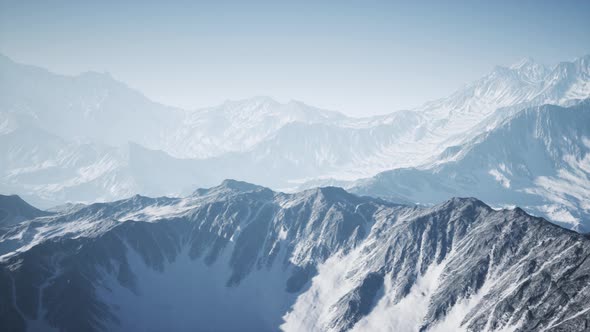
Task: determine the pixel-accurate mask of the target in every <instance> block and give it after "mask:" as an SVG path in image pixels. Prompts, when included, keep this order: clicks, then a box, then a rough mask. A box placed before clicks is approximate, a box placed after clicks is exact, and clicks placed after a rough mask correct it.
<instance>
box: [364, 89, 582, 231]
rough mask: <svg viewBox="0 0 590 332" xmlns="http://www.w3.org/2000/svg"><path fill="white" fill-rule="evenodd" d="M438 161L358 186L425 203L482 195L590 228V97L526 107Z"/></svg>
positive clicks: (368, 191)
mask: <svg viewBox="0 0 590 332" xmlns="http://www.w3.org/2000/svg"><path fill="white" fill-rule="evenodd" d="M434 160H436V162H435V163H433V164H430V165H427V166H424V167H421V168H404V169H396V170H392V171H387V172H383V173H380V174H378V175H377V176H375V177H373V178H370V179H367V180H361V181H358V182H356V183H355V184H354V185H353V186H354V187H355V188H353V189H352V190H353V191H354V192H356V193H360V194H367V195H375V196H380V197H386V198H388V199H392V200H394V201H403V202H414V203H423V204H435V203H438V202H442V201H444V200H447V199H449V198H450V197H453V196H474V197H478V198H479V199H482V200H484V201H485V202H486V203H489V204H492V205H496V206H510V205H512V206H514V205H517V206H521V207H523V208H525V209H526V210H527V211H528V212H529V213H533V214H536V215H541V216H545V217H547V218H548V219H550V220H552V221H554V222H558V223H560V224H561V225H563V226H565V227H568V228H572V229H575V230H578V231H583V232H587V231H590V205H589V202H590V99H588V100H585V101H582V102H580V103H578V104H577V105H575V106H571V107H568V108H563V107H559V106H553V105H545V106H540V107H532V108H528V109H525V110H523V111H521V112H519V113H517V114H515V115H513V116H511V117H510V118H508V119H506V120H505V121H504V122H502V123H501V124H500V125H499V126H498V127H496V128H495V129H493V130H491V131H489V132H486V133H483V134H480V135H479V136H477V137H475V138H474V139H472V140H470V141H468V142H466V143H465V144H463V145H459V146H455V147H451V148H449V149H447V151H445V152H444V153H443V154H442V155H440V156H438V157H437V158H435V159H434Z"/></svg>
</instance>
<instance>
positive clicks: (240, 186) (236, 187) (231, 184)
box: [193, 179, 269, 196]
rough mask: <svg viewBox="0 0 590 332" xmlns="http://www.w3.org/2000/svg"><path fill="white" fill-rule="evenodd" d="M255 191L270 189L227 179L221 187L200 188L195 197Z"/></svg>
mask: <svg viewBox="0 0 590 332" xmlns="http://www.w3.org/2000/svg"><path fill="white" fill-rule="evenodd" d="M254 191H269V189H268V188H265V187H262V186H259V185H255V184H252V183H248V182H244V181H238V180H233V179H226V180H223V181H222V182H221V184H220V185H218V186H215V187H211V188H208V189H204V188H199V189H197V190H195V192H194V193H193V195H195V196H203V195H208V194H212V193H221V192H236V193H243V192H254Z"/></svg>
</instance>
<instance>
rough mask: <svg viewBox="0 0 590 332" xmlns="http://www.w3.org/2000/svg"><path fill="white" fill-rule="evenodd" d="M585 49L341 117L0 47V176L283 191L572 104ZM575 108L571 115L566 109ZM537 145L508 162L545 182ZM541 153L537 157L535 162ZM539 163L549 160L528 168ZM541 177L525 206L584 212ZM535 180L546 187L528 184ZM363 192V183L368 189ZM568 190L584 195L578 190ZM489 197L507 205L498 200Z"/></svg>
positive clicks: (63, 195) (580, 154) (580, 95)
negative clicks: (174, 96)
mask: <svg viewBox="0 0 590 332" xmlns="http://www.w3.org/2000/svg"><path fill="white" fill-rule="evenodd" d="M589 61H590V57H589V56H585V57H581V58H578V59H576V60H575V61H572V62H562V63H559V64H557V65H556V66H553V67H546V66H544V65H541V64H538V63H535V62H534V61H533V60H531V59H523V60H522V61H520V62H518V63H516V64H514V65H512V66H510V67H496V68H494V70H493V71H492V72H491V73H489V74H488V75H486V76H484V77H482V78H481V79H479V80H477V81H475V82H472V83H470V84H468V85H466V86H465V87H464V88H463V89H461V90H459V91H457V92H455V93H454V94H452V95H451V96H449V97H447V98H443V99H440V100H437V101H433V102H429V103H426V104H424V105H423V106H421V107H418V108H416V109H413V110H405V111H396V112H393V113H390V114H387V115H382V116H373V117H367V118H351V117H347V116H345V115H343V114H341V113H338V112H333V111H326V110H321V109H317V108H314V107H312V106H309V105H306V104H304V103H301V102H297V101H292V102H289V103H286V104H281V103H279V102H276V101H274V100H272V99H271V98H268V97H255V98H252V99H249V100H241V101H228V102H226V103H224V104H222V105H219V106H216V107H211V108H207V109H200V110H192V111H188V110H180V109H176V108H172V107H167V106H164V105H161V104H158V103H154V102H152V101H150V100H149V99H147V98H146V97H144V96H143V95H141V94H140V93H138V92H137V91H135V90H133V89H132V88H129V87H127V86H126V85H125V84H123V83H120V82H118V81H116V80H114V79H113V78H112V77H110V76H109V75H108V74H100V73H94V72H90V73H84V74H81V75H78V76H74V77H70V76H62V75H56V74H52V73H50V72H48V71H46V70H43V69H41V68H37V67H33V66H28V65H21V64H17V63H15V62H13V61H11V60H10V59H8V58H6V57H1V58H0V70H1V71H2V73H3V75H2V76H1V78H0V87H1V89H0V91H1V92H0V93H1V94H2V95H1V96H0V103H1V105H0V135H1V138H2V139H1V140H0V145H1V147H0V149H1V151H3V153H2V156H1V157H0V158H1V160H0V161H1V162H0V189H1V190H2V192H5V193H14V194H19V195H21V196H22V197H24V198H25V199H26V200H28V201H30V202H32V203H33V204H35V205H37V206H40V207H50V206H54V205H59V204H63V203H66V202H94V201H108V200H113V199H120V198H124V197H129V196H131V195H134V194H136V193H141V194H146V195H156V196H159V195H172V196H175V195H182V194H187V193H189V192H191V191H192V190H194V188H197V187H207V186H214V185H216V184H218V183H220V182H221V181H223V179H226V178H235V179H241V180H245V181H249V182H253V183H258V184H261V185H265V186H268V187H271V188H275V189H279V190H286V191H292V190H297V189H298V188H306V187H310V186H313V185H317V184H326V183H340V182H338V181H353V180H357V179H362V178H368V177H371V176H373V175H376V174H378V173H380V172H384V171H390V170H394V169H402V168H411V167H418V168H420V169H425V168H428V169H432V168H433V167H439V166H437V165H439V164H441V162H443V161H444V160H447V159H448V158H450V157H449V154H451V155H452V154H453V153H452V151H453V149H459V150H462V151H465V150H467V149H469V147H468V146H470V145H473V144H474V143H473V142H474V141H475V140H481V139H482V138H481V137H482V135H485V134H483V133H487V132H492V131H494V130H495V129H496V128H497V127H499V126H501V125H503V124H505V122H506V121H507V119H511V118H512V117H514V116H517V113H519V112H521V111H523V110H524V109H527V108H529V107H534V106H540V105H544V104H553V105H561V106H571V105H574V104H576V103H578V102H580V101H581V100H583V99H585V98H587V97H589V96H590V83H589V82H590V78H589V77H590V74H589ZM580 105H581V106H577V107H578V108H577V109H580V112H573V114H572V118H571V119H570V120H571V121H573V122H576V121H577V122H578V123H581V124H583V123H585V122H584V121H585V120H586V119H585V118H584V116H585V114H586V113H587V112H585V111H584V109H586V108H587V103H584V102H583V103H581V104H580ZM527 112H529V113H530V112H532V111H527ZM578 116H580V117H581V118H580V119H575V117H578ZM533 117H534V116H533ZM530 121H534V119H530ZM522 125H523V126H526V124H522ZM550 125H551V126H559V125H560V123H554V122H551V123H550ZM555 130H557V131H559V130H564V131H565V129H563V128H561V129H560V128H555ZM576 135H577V136H575V137H569V139H570V140H575V141H576V142H577V143H576V144H577V145H576V146H578V147H579V148H580V149H579V151H575V153H574V154H569V155H568V156H569V157H571V158H573V159H572V160H570V161H568V162H566V163H569V164H571V163H576V164H577V165H578V166H579V167H578V166H576V167H577V169H581V170H582V173H580V174H581V175H580V174H577V175H574V176H575V177H581V181H582V182H584V181H586V180H584V179H585V177H586V176H587V172H586V173H584V172H585V171H584V165H585V158H586V157H585V156H586V153H587V149H586V148H585V145H583V144H582V143H581V142H586V141H585V140H584V139H588V135H589V134H588V128H587V127H584V126H583V125H582V127H580V128H578V131H577V133H576ZM510 139H512V138H506V140H507V141H506V142H508V140H510ZM551 139H553V140H561V139H562V137H557V136H556V137H552V138H551ZM561 148H565V149H567V148H568V147H567V143H564V144H561V145H559V146H558V147H555V148H554V149H561ZM450 151H451V152H450ZM479 153H480V154H482V153H483V154H488V153H490V154H493V153H495V152H494V151H481V152H479ZM522 153H523V154H526V151H522ZM550 154H551V155H552V157H549V159H552V160H549V159H546V158H545V159H535V160H533V159H530V158H529V159H526V158H525V159H526V160H523V161H522V162H520V163H519V166H518V167H524V168H528V171H527V172H528V173H527V175H526V177H528V178H527V179H528V180H527V181H529V182H531V183H540V182H543V181H545V182H544V183H547V181H552V180H546V178H542V177H543V176H545V177H547V176H552V177H553V178H555V177H556V174H557V172H559V170H560V169H561V168H563V167H561V166H560V165H557V164H556V163H560V162H562V161H560V160H559V158H561V157H563V156H565V154H566V153H565V151H552V152H551V153H550ZM516 156H517V152H516V151H514V152H513V153H512V154H511V155H510V156H503V157H502V158H500V157H497V158H496V160H495V162H497V164H495V165H491V164H490V165H485V167H488V168H489V169H484V170H482V174H483V175H481V176H479V177H480V178H482V179H481V181H491V183H493V182H494V181H495V180H494V179H495V178H501V177H502V176H504V175H501V174H500V175H498V174H499V173H501V172H505V171H502V170H500V168H501V167H502V165H508V164H510V163H513V162H514V160H510V158H515V157H516ZM506 158H508V159H506ZM546 162H547V165H545V166H543V165H537V163H541V164H543V163H546ZM530 163H535V165H531V164H530ZM471 166H474V165H471ZM471 166H470V167H471ZM478 167H479V166H478ZM482 167H484V165H482ZM567 167H569V166H567ZM548 168H552V169H554V172H552V173H547V172H544V171H543V172H537V171H538V170H541V169H543V170H546V169H548ZM510 171H512V170H510ZM486 174H487V175H486ZM380 176H381V175H380ZM420 181H425V180H424V179H422V180H420ZM513 181H514V180H513ZM496 182H497V181H496ZM570 182H571V181H570ZM451 186H454V185H451ZM525 187H526V186H525ZM525 187H522V188H520V187H519V188H516V189H514V190H510V191H511V192H513V193H516V194H515V195H520V194H518V193H519V192H520V191H522V190H529V189H528V187H527V188H525ZM541 187H543V186H542V185H541ZM547 187H548V186H545V187H543V188H545V189H534V188H533V189H531V190H533V191H536V192H537V193H536V194H531V193H529V194H530V195H537V196H540V197H541V198H540V200H545V201H548V202H549V203H547V204H545V205H547V206H546V207H543V208H535V209H533V210H530V211H531V212H534V213H537V212H539V211H541V210H543V209H544V210H543V211H544V212H543V211H541V214H540V215H543V216H546V217H549V218H550V219H553V220H556V221H558V222H569V223H570V224H571V225H572V226H571V227H578V226H577V225H580V224H581V223H583V220H582V219H583V218H585V217H584V215H585V213H587V212H572V209H569V207H568V204H564V203H563V202H561V201H560V202H557V203H559V204H558V205H555V204H554V203H555V201H557V200H558V199H547V197H549V196H550V197H553V198H555V197H558V196H559V195H560V194H559V193H554V192H552V190H553V189H547ZM549 187H552V186H549ZM481 188H483V187H481ZM485 188H488V187H485ZM560 188H563V186H560ZM584 188H585V187H584ZM490 190H491V189H490ZM543 190H544V191H545V193H540V192H541V191H543ZM482 191H485V190H482ZM482 191H469V190H462V191H457V190H455V189H453V190H446V192H445V191H444V190H443V191H442V192H445V193H444V194H442V193H441V191H438V192H439V193H441V194H440V195H438V196H435V197H430V196H428V195H434V193H430V194H425V196H420V195H414V196H412V197H402V198H404V199H405V200H406V201H409V202H412V203H438V202H440V201H442V200H444V199H448V198H450V197H451V196H449V195H448V194H452V193H453V192H456V193H459V192H461V193H464V194H465V195H468V196H477V197H479V196H481V195H483V196H484V197H486V198H487V197H488V196H489V195H487V193H486V192H482ZM362 192H363V193H367V194H372V192H371V191H370V190H368V189H367V190H365V191H362ZM374 194H382V193H381V192H374ZM397 194H399V195H402V196H403V194H402V193H397ZM388 196H392V195H388ZM575 196H576V200H578V201H584V199H585V191H583V192H581V193H580V194H579V195H575ZM432 198H435V199H432ZM493 202H494V204H495V202H497V203H498V204H512V205H514V202H513V203H510V200H507V201H506V202H504V201H496V200H494V201H493ZM551 202H553V203H551ZM517 203H519V204H526V205H529V203H530V202H528V201H526V200H524V201H523V200H519V201H518V202H517ZM531 204H532V203H531ZM538 204H540V203H538V202H535V203H534V204H532V205H538ZM579 206H581V205H580V204H576V207H579ZM582 210H583V211H587V208H586V207H585V208H583V209H582ZM570 215H571V216H570Z"/></svg>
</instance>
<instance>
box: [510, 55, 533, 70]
mask: <svg viewBox="0 0 590 332" xmlns="http://www.w3.org/2000/svg"><path fill="white" fill-rule="evenodd" d="M536 65H539V64H538V63H537V62H536V61H535V60H534V59H533V58H531V57H524V58H522V59H520V60H518V61H517V62H515V63H513V64H512V65H511V66H510V67H509V68H510V69H522V68H526V67H530V66H536Z"/></svg>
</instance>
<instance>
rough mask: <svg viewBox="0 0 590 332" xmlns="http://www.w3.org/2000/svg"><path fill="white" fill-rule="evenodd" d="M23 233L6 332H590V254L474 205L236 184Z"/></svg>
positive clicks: (2, 278) (4, 251) (10, 244)
mask: <svg viewBox="0 0 590 332" xmlns="http://www.w3.org/2000/svg"><path fill="white" fill-rule="evenodd" d="M12 199H13V200H18V199H17V198H12ZM2 204H5V203H4V201H2ZM21 204H22V203H21ZM2 207H3V208H4V206H2ZM29 210H30V208H29V209H25V210H22V211H29ZM31 211H32V210H31ZM34 211H37V210H34ZM27 213H28V212H27ZM23 214H24V213H23ZM26 217H27V218H26V219H27V220H24V221H20V222H19V223H16V224H14V225H11V226H9V227H4V228H2V233H1V236H0V255H1V256H0V257H1V259H0V326H2V330H3V331H25V330H29V331H52V330H59V331H152V330H154V331H163V330H174V331H194V330H204V331H234V330H240V331H277V330H284V331H367V330H371V331H587V330H588V328H589V327H590V307H589V305H588V303H590V260H588V257H589V256H590V239H589V238H588V237H587V236H584V235H582V234H579V233H576V232H572V231H569V230H566V229H564V228H561V227H559V226H556V225H554V224H552V223H549V222H547V221H546V220H544V219H542V218H537V217H532V216H530V215H528V214H527V213H525V212H524V211H523V210H521V209H519V208H515V209H511V210H494V209H492V208H490V207H489V206H487V205H486V204H484V203H482V202H481V201H479V200H477V199H474V198H454V199H451V200H448V201H446V202H444V203H441V204H439V205H435V206H432V207H417V206H410V205H399V204H394V203H390V202H387V201H384V200H380V199H375V198H370V197H360V196H356V195H353V194H349V193H348V192H346V191H344V190H343V189H340V188H335V187H324V188H317V189H311V190H306V191H303V192H299V193H295V194H285V193H279V192H273V191H271V190H270V189H267V188H264V187H260V186H256V185H252V184H248V183H244V182H238V181H233V180H227V181H224V182H223V183H222V184H221V185H220V186H217V187H213V188H210V189H199V190H197V191H195V192H194V193H193V194H191V195H189V196H186V197H184V198H167V197H159V198H149V197H144V196H133V197H132V198H128V199H124V200H119V201H114V202H109V203H95V204H91V205H76V206H72V205H70V206H64V207H62V208H60V209H56V210H55V211H54V212H52V213H43V212H41V213H39V212H35V213H33V214H30V213H29V214H27V215H26Z"/></svg>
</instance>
